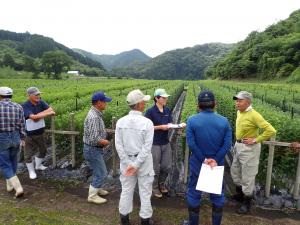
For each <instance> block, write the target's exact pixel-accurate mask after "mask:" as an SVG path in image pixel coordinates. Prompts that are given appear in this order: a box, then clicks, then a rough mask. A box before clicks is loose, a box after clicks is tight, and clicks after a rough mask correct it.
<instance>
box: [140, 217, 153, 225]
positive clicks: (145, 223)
mask: <svg viewBox="0 0 300 225" xmlns="http://www.w3.org/2000/svg"><path fill="white" fill-rule="evenodd" d="M141 225H154V222H153V220H152V219H151V218H147V219H143V218H141Z"/></svg>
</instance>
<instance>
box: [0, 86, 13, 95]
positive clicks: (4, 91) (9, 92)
mask: <svg viewBox="0 0 300 225" xmlns="http://www.w3.org/2000/svg"><path fill="white" fill-rule="evenodd" d="M12 94H13V90H12V89H11V88H9V87H0V95H1V96H9V95H12Z"/></svg>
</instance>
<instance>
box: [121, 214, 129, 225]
mask: <svg viewBox="0 0 300 225" xmlns="http://www.w3.org/2000/svg"><path fill="white" fill-rule="evenodd" d="M120 219H121V225H131V223H130V222H129V214H127V215H125V216H124V215H122V214H120Z"/></svg>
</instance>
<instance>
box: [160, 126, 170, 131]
mask: <svg viewBox="0 0 300 225" xmlns="http://www.w3.org/2000/svg"><path fill="white" fill-rule="evenodd" d="M160 130H169V126H168V125H160Z"/></svg>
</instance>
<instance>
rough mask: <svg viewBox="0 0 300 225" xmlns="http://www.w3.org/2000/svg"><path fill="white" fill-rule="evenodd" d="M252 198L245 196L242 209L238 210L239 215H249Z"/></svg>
mask: <svg viewBox="0 0 300 225" xmlns="http://www.w3.org/2000/svg"><path fill="white" fill-rule="evenodd" d="M251 201H252V196H244V201H243V203H242V205H241V207H240V208H239V209H238V210H237V213H238V214H247V213H248V212H249V211H250V209H251Z"/></svg>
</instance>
